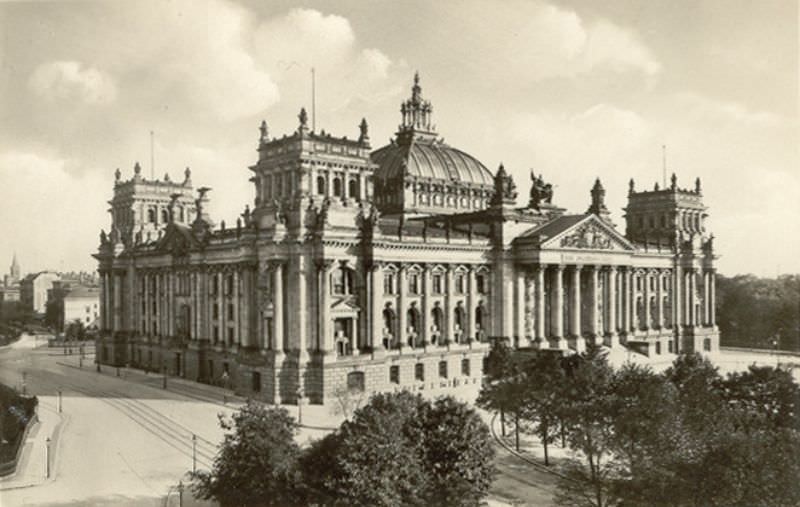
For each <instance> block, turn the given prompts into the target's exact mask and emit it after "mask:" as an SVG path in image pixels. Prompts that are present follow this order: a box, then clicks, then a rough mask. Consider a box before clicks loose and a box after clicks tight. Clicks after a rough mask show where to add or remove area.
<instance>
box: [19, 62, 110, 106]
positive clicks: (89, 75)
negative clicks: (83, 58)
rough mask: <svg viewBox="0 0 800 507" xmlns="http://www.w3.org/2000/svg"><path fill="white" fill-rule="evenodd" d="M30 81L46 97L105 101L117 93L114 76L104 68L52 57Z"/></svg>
mask: <svg viewBox="0 0 800 507" xmlns="http://www.w3.org/2000/svg"><path fill="white" fill-rule="evenodd" d="M29 85H30V86H31V88H32V89H33V90H34V91H35V92H36V93H38V94H39V95H41V96H43V97H46V98H48V99H51V100H53V99H63V100H74V99H78V100H81V101H83V102H85V103H88V104H107V103H110V102H113V101H114V99H116V97H117V87H116V85H115V84H114V80H113V79H112V78H111V76H109V75H108V74H106V73H105V72H103V71H101V70H99V69H96V68H94V67H87V66H85V65H84V64H82V63H81V62H76V61H55V62H48V63H43V64H41V65H39V66H38V67H37V68H36V70H35V71H34V72H33V74H31V77H30V80H29Z"/></svg>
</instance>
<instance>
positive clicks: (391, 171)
mask: <svg viewBox="0 0 800 507" xmlns="http://www.w3.org/2000/svg"><path fill="white" fill-rule="evenodd" d="M372 161H373V162H375V163H376V164H378V166H379V167H378V169H377V170H376V171H375V177H376V178H379V179H383V180H390V179H395V178H402V177H403V175H404V174H406V175H408V176H411V177H417V178H436V179H440V180H447V181H459V182H462V183H472V184H476V185H491V184H492V181H493V177H492V173H490V172H489V170H488V169H487V168H486V166H484V165H483V164H481V163H480V161H478V160H477V159H476V158H475V157H473V156H471V155H468V154H467V153H464V152H463V151H461V150H457V149H456V148H452V147H450V146H448V145H446V144H444V143H442V142H438V141H434V142H424V141H422V142H421V141H419V140H414V141H412V142H411V143H408V144H405V145H404V144H400V143H392V144H390V145H388V146H384V147H383V148H381V149H379V150H377V151H375V152H374V153H373V154H372Z"/></svg>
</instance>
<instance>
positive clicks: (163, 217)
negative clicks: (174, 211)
mask: <svg viewBox="0 0 800 507" xmlns="http://www.w3.org/2000/svg"><path fill="white" fill-rule="evenodd" d="M167 222H169V213H168V212H167V210H165V209H162V210H161V223H163V224H165V223H167Z"/></svg>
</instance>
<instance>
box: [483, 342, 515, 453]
mask: <svg viewBox="0 0 800 507" xmlns="http://www.w3.org/2000/svg"><path fill="white" fill-rule="evenodd" d="M485 372H486V383H485V384H484V385H483V387H482V388H481V392H480V394H479V396H478V400H477V404H478V406H479V407H482V408H485V409H487V410H494V411H497V412H500V426H501V432H502V435H503V436H506V420H505V414H506V412H513V411H515V410H516V411H517V413H518V412H519V409H520V407H521V405H520V401H519V398H518V396H517V394H518V391H519V381H520V379H519V378H517V375H518V374H519V370H518V368H517V364H516V362H515V359H514V355H513V354H512V353H511V348H510V347H509V346H508V343H507V342H506V341H505V340H504V339H496V340H495V341H494V342H493V343H492V348H491V350H490V351H489V355H488V356H487V357H486V368H485ZM518 429H519V424H517V431H518ZM518 435H519V434H518V433H517V439H519V437H518Z"/></svg>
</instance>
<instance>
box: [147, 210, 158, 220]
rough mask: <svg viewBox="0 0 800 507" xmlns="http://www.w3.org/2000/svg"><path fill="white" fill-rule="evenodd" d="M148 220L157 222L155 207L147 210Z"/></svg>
mask: <svg viewBox="0 0 800 507" xmlns="http://www.w3.org/2000/svg"><path fill="white" fill-rule="evenodd" d="M147 221H148V222H149V223H151V224H154V223H156V210H155V208H148V210H147Z"/></svg>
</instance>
